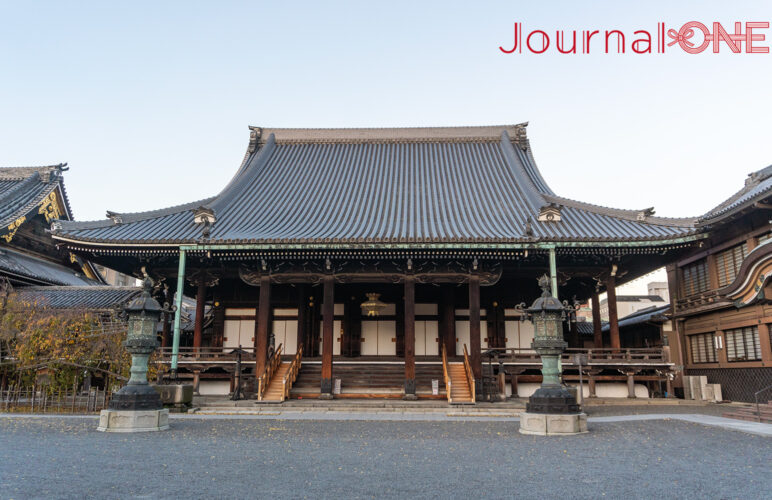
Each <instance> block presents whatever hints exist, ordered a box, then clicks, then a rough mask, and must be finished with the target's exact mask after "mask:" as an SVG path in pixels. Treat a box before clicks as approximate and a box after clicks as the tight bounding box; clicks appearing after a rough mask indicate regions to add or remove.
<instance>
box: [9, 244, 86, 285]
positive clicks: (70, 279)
mask: <svg viewBox="0 0 772 500" xmlns="http://www.w3.org/2000/svg"><path fill="white" fill-rule="evenodd" d="M0 274H2V275H4V276H8V278H9V279H11V281H12V282H16V283H29V284H31V283H34V284H48V285H94V284H97V282H96V281H93V280H90V279H89V278H87V277H86V276H84V275H83V273H80V272H77V271H75V270H74V269H71V268H69V267H67V266H63V265H61V264H57V263H55V262H51V261H48V260H43V259H39V258H37V257H34V256H32V255H28V254H24V253H21V252H17V251H14V250H11V249H9V248H2V249H0Z"/></svg>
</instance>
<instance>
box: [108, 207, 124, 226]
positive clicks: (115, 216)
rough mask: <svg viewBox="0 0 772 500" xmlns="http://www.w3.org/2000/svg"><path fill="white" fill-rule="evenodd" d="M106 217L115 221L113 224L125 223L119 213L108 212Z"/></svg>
mask: <svg viewBox="0 0 772 500" xmlns="http://www.w3.org/2000/svg"><path fill="white" fill-rule="evenodd" d="M105 217H107V218H108V219H110V220H111V221H113V224H122V223H123V216H122V215H121V214H119V213H117V212H111V211H110V210H108V211H107V212H106V213H105Z"/></svg>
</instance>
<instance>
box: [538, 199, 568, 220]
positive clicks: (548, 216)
mask: <svg viewBox="0 0 772 500" xmlns="http://www.w3.org/2000/svg"><path fill="white" fill-rule="evenodd" d="M562 208H563V205H558V204H557V203H549V204H547V205H544V206H543V207H541V208H539V216H538V217H537V220H538V221H539V222H560V210H561V209H562Z"/></svg>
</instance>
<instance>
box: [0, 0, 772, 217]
mask: <svg viewBox="0 0 772 500" xmlns="http://www.w3.org/2000/svg"><path fill="white" fill-rule="evenodd" d="M675 3H676V2H645V3H644V2H637V3H635V4H632V3H630V2H595V3H593V4H592V5H593V6H589V5H591V4H590V3H589V2H518V1H508V2H491V3H484V2H469V3H466V2H449V1H442V2H415V1H414V2H396V1H392V2H380V3H378V4H369V3H366V2H361V1H359V2H299V1H296V2H285V3H281V2H275V1H272V2H257V1H252V2H226V1H223V2H192V1H186V2H157V1H155V2H140V1H132V2H122V3H120V4H117V3H115V2H91V3H89V2H28V1H23V2H8V1H2V2H0V23H1V24H0V68H2V78H0V116H2V119H0V165H2V166H19V165H39V164H51V163H58V162H61V161H67V162H69V164H70V167H71V170H70V172H68V173H67V175H66V184H67V189H68V191H69V194H70V198H71V201H72V205H73V208H74V212H75V216H76V218H78V219H82V220H83V219H94V218H102V217H103V216H104V212H105V210H107V209H109V210H113V211H138V210H148V209H153V208H159V207H163V206H169V205H174V204H179V203H183V202H187V201H191V200H195V199H200V198H204V197H207V196H210V195H213V194H216V193H217V192H218V191H219V190H220V189H221V188H222V187H223V186H224V185H225V184H226V182H227V181H228V179H229V178H230V176H231V175H232V174H233V173H234V172H235V170H236V168H237V167H238V165H239V163H240V161H241V158H242V157H243V154H244V151H245V149H246V146H247V142H248V130H247V125H259V126H273V127H338V126H346V127H356V126H376V127H377V126H431V125H482V124H499V123H519V122H523V121H528V122H530V125H529V137H530V139H531V144H532V146H533V148H534V153H535V156H536V160H537V162H538V164H539V166H540V168H541V170H542V172H543V174H544V176H545V178H546V179H547V181H548V182H549V183H550V184H551V186H552V187H553V189H554V190H555V191H556V192H557V193H558V194H560V195H562V196H566V197H571V198H576V199H580V200H583V201H587V202H592V203H596V204H602V205H610V206H616V207H620V208H644V207H648V206H651V205H654V206H655V207H656V208H657V210H658V213H659V214H660V215H667V216H681V215H683V216H686V215H697V214H700V213H703V212H705V211H706V210H707V209H709V208H710V207H712V206H714V205H716V204H718V203H719V202H720V201H722V200H723V199H724V198H726V197H727V196H729V195H730V194H731V193H733V192H734V191H736V190H737V189H739V188H740V187H741V185H742V183H743V180H744V178H745V175H746V174H747V173H749V172H751V171H753V170H757V169H760V168H763V167H765V166H767V165H769V164H770V163H772V141H770V132H771V131H772V130H771V129H772V127H771V126H770V117H771V116H772V99H770V91H771V89H772V54H766V55H748V54H742V55H733V54H726V55H724V54H722V55H714V54H712V53H710V52H707V53H704V54H700V55H696V56H694V55H686V54H679V53H678V51H677V50H672V51H671V53H668V54H666V55H649V56H638V55H633V54H626V55H591V56H587V55H583V56H580V55H571V56H562V55H541V56H535V55H531V56H526V55H505V54H502V53H501V52H500V51H499V50H498V49H497V47H498V46H499V45H502V44H508V43H511V42H510V40H511V37H512V35H511V32H512V24H513V22H515V21H520V22H523V23H524V24H525V25H526V27H531V28H544V29H548V30H550V31H553V30H554V29H557V28H563V29H570V28H576V29H587V28H592V29H607V28H608V29H611V28H621V29H625V30H631V31H632V30H634V29H648V30H650V31H652V32H653V31H655V29H656V23H657V21H664V22H666V23H667V24H668V26H669V27H674V28H678V27H679V26H680V25H681V24H683V23H684V22H686V21H690V20H698V21H702V22H704V23H706V24H707V23H711V22H713V21H720V22H722V23H723V24H724V25H725V26H727V27H731V26H732V23H733V22H734V21H772V2H769V1H766V2H762V1H758V2H705V1H699V2H698V1H692V2H678V5H677V6H675V5H673V4H675ZM763 33H764V34H766V35H767V37H768V38H772V30H766V31H764V32H763ZM763 45H767V46H769V45H772V40H767V41H766V42H764V44H763Z"/></svg>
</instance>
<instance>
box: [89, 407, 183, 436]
mask: <svg viewBox="0 0 772 500" xmlns="http://www.w3.org/2000/svg"><path fill="white" fill-rule="evenodd" d="M168 428H169V410H102V412H101V413H100V414H99V427H97V430H98V431H102V432H153V431H165V430H167V429H168Z"/></svg>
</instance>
